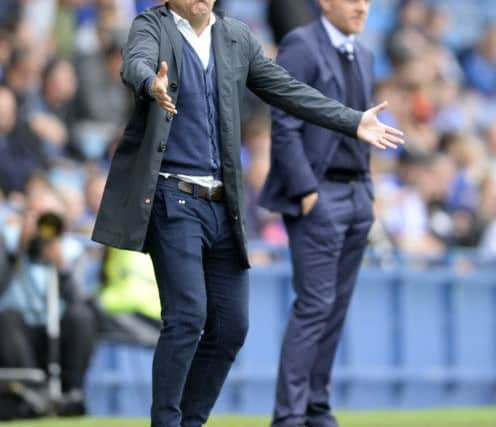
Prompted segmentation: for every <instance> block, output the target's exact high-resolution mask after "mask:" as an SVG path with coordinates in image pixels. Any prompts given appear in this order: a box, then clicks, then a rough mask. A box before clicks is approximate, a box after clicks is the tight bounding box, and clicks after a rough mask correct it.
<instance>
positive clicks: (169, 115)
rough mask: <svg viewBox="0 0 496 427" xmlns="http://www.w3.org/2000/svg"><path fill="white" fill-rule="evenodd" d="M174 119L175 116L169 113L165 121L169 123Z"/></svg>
mask: <svg viewBox="0 0 496 427" xmlns="http://www.w3.org/2000/svg"><path fill="white" fill-rule="evenodd" d="M173 117H174V115H173V114H172V113H169V112H168V113H167V114H166V116H165V120H167V121H168V122H170V121H172V118H173Z"/></svg>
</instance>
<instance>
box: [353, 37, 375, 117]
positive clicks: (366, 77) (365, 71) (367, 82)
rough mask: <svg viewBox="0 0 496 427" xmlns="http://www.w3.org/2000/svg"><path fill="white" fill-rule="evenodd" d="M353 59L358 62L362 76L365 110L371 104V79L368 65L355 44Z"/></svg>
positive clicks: (360, 49) (359, 48)
mask: <svg viewBox="0 0 496 427" xmlns="http://www.w3.org/2000/svg"><path fill="white" fill-rule="evenodd" d="M355 58H356V60H357V62H358V68H359V70H360V74H361V75H362V84H363V90H364V91H365V92H364V93H365V102H366V104H367V108H369V107H370V103H371V102H372V99H371V94H372V79H371V78H370V72H371V71H372V70H370V65H369V64H367V61H366V60H365V55H364V53H363V52H362V48H361V47H360V46H359V45H358V43H356V44H355Z"/></svg>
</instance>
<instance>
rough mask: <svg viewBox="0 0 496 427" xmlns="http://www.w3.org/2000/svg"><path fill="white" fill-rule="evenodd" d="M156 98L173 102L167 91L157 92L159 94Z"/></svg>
mask: <svg viewBox="0 0 496 427" xmlns="http://www.w3.org/2000/svg"><path fill="white" fill-rule="evenodd" d="M156 98H157V99H158V100H159V101H160V102H172V98H171V97H170V96H169V95H167V93H166V92H163V91H162V92H159V93H157V96H156Z"/></svg>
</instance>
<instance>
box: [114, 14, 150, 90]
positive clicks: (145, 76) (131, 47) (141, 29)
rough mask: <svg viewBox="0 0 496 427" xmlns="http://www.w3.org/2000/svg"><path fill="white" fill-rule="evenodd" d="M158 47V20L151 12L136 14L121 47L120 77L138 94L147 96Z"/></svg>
mask: <svg viewBox="0 0 496 427" xmlns="http://www.w3.org/2000/svg"><path fill="white" fill-rule="evenodd" d="M159 49H160V22H159V20H158V18H157V17H156V16H155V15H154V14H153V13H152V12H144V13H142V14H140V15H138V16H137V17H136V18H135V19H134V21H133V24H132V26H131V29H130V31H129V36H128V40H127V43H126V46H125V47H124V49H123V52H122V53H123V63H122V68H121V78H122V81H123V82H124V84H125V85H126V86H128V87H130V88H131V90H133V91H134V92H135V93H136V94H137V95H138V96H140V97H142V98H143V97H148V93H147V90H146V89H147V85H146V83H147V82H150V81H152V79H153V78H155V76H156V70H157V68H158V59H159Z"/></svg>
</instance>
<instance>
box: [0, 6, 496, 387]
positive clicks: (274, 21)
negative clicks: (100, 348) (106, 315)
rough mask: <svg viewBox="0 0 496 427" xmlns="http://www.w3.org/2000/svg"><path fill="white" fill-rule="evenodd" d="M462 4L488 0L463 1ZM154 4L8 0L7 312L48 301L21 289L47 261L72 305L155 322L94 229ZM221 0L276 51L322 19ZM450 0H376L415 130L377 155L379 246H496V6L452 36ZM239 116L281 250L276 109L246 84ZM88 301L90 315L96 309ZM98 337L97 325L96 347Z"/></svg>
mask: <svg viewBox="0 0 496 427" xmlns="http://www.w3.org/2000/svg"><path fill="white" fill-rule="evenodd" d="M463 1H466V2H467V4H468V3H471V4H472V5H473V4H475V3H476V2H472V1H471V0H457V3H458V4H462V3H463ZM158 3H161V1H159V0H2V1H1V2H0V311H1V310H7V309H9V310H10V309H12V308H14V309H17V310H21V311H23V312H24V313H27V312H29V310H34V311H36V308H33V307H31V306H27V305H26V304H27V302H26V301H27V300H26V298H24V299H22V298H20V297H19V293H18V292H17V293H16V292H12V288H15V286H14V285H15V284H19V283H21V285H22V284H23V283H24V282H23V281H25V280H28V279H26V277H28V276H29V275H28V276H26V275H25V273H26V271H27V272H28V273H29V272H30V271H31V270H30V267H29V266H30V265H33V264H36V263H42V264H44V265H50V266H53V267H55V268H56V269H57V271H58V273H59V279H60V281H61V283H63V284H66V285H65V286H66V287H67V289H68V290H69V291H70V292H69V291H68V292H62V294H63V295H62V296H63V297H65V298H66V301H65V310H66V312H67V313H72V312H73V311H71V310H70V308H71V307H79V308H81V306H82V304H83V305H84V304H86V302H87V301H88V299H90V298H91V297H94V295H98V298H99V299H100V302H101V303H102V305H103V306H104V307H105V309H106V310H107V311H108V312H112V313H119V311H126V312H133V313H135V312H136V313H140V314H141V315H144V316H145V317H146V318H152V319H158V318H159V311H160V308H159V307H158V305H157V304H158V298H157V296H156V293H154V292H156V290H155V288H154V286H153V272H152V271H151V266H150V265H149V264H147V263H146V262H142V260H143V259H142V258H138V261H136V259H135V258H132V257H134V256H136V257H139V256H140V255H139V254H138V255H130V254H129V253H125V254H124V253H119V252H113V251H112V250H108V249H104V248H102V247H101V246H99V245H97V244H94V243H92V242H91V241H90V238H89V236H90V233H91V230H92V226H93V223H94V221H95V215H96V212H97V210H98V206H99V203H100V199H101V196H102V192H103V188H104V185H105V178H106V174H107V171H108V167H109V163H110V159H111V157H112V153H113V151H114V149H115V147H116V145H117V144H118V143H119V138H120V135H121V134H122V130H123V126H124V125H125V122H126V119H127V117H128V115H129V113H130V109H131V108H132V106H133V99H132V96H131V94H130V93H129V92H128V91H127V89H126V88H125V87H124V85H123V84H122V83H121V81H120V66H121V61H122V58H121V48H122V46H123V44H124V43H125V41H126V37H127V31H128V29H129V26H130V23H131V21H132V19H133V17H134V16H135V15H136V13H138V12H140V11H141V10H143V9H144V8H146V7H150V6H153V5H154V4H158ZM217 3H218V5H217V6H218V7H219V8H222V9H224V10H225V11H226V12H227V14H228V15H231V16H235V17H238V18H240V19H242V20H243V21H245V22H246V23H247V24H248V25H250V27H251V28H252V29H253V31H254V32H255V33H256V34H257V36H258V37H259V39H260V40H261V41H262V43H263V44H264V47H265V51H266V54H267V55H269V56H271V57H275V56H276V53H277V43H278V42H279V41H280V39H281V37H283V36H284V34H285V33H287V32H288V31H290V30H291V29H292V28H294V27H296V26H298V25H303V24H306V23H308V22H310V21H311V20H313V19H315V18H317V17H318V16H319V7H318V0H250V1H246V0H218V1H217ZM445 4H446V3H444V5H443V4H442V3H441V2H439V1H433V0H382V1H377V2H372V6H371V8H372V12H371V13H372V16H371V22H372V23H374V25H375V27H374V28H375V32H374V33H370V34H368V33H366V34H365V35H363V36H362V40H363V41H364V43H365V44H369V46H370V47H371V48H372V49H373V51H374V53H375V54H376V62H377V67H376V69H377V81H376V86H375V97H376V100H377V102H379V101H382V100H385V99H386V100H388V101H389V109H388V110H387V112H385V113H384V114H383V117H382V119H383V120H384V121H386V122H387V123H389V124H391V125H394V126H395V127H398V128H400V129H402V130H403V131H404V132H405V134H406V136H407V146H406V147H405V148H404V149H401V150H398V151H396V152H391V151H388V152H374V154H373V158H372V170H373V178H374V182H375V201H376V203H375V209H376V218H377V221H376V224H375V226H374V228H373V231H372V233H371V249H372V250H375V251H376V252H378V253H380V254H381V253H385V252H386V253H396V252H399V253H405V254H411V255H415V256H416V255H421V256H439V255H443V254H446V252H447V251H448V250H449V249H451V248H460V247H463V248H470V249H475V250H477V251H480V252H481V253H482V254H484V255H487V256H495V255H496V19H495V20H491V19H485V17H487V16H490V15H493V16H496V3H492V2H488V3H487V4H488V7H489V8H490V9H494V10H486V9H482V8H479V10H478V13H479V15H480V16H479V18H480V22H481V23H482V24H481V25H480V26H479V30H478V34H477V37H475V38H472V39H463V38H461V39H460V40H462V41H461V42H459V43H457V44H453V43H451V42H450V40H453V39H456V37H453V35H454V34H457V32H458V31H459V28H457V27H456V26H455V24H454V23H453V20H452V15H451V13H450V12H451V11H450V10H449V9H448V8H446V7H445ZM376 5H377V6H376ZM379 6H380V8H381V10H382V12H384V10H387V11H388V13H378V12H377V11H376V9H377V10H379ZM282 11H284V13H282ZM374 14H375V15H374ZM378 29H379V30H378ZM367 31H369V30H367ZM243 117H244V120H243V124H242V126H243V142H244V146H243V151H242V162H243V166H244V176H245V185H246V209H247V210H248V223H247V229H248V231H249V236H250V238H251V239H252V240H253V241H258V242H260V241H261V242H263V243H266V244H268V245H270V246H271V247H273V246H281V247H284V246H285V245H286V243H287V238H286V235H285V232H284V228H283V226H282V222H281V219H280V218H279V217H278V216H277V215H275V214H273V213H270V212H267V211H265V210H264V209H262V208H260V207H258V206H257V197H258V194H259V192H260V190H261V188H262V186H263V184H264V179H265V176H266V174H267V172H268V169H269V164H270V110H269V108H268V107H267V106H265V105H264V104H263V103H262V102H261V101H259V100H257V99H256V98H255V97H254V96H252V95H250V94H248V95H247V97H246V100H245V108H244V111H243ZM295 167H297V165H295ZM47 215H48V216H47ZM47 218H48V220H47ZM50 218H51V219H50ZM54 218H55V219H54ZM253 260H254V263H255V264H256V263H257V262H267V261H268V260H270V258H267V257H263V256H262V257H258V256H256V255H254V258H253ZM26 266H28V267H27V270H26V268H25V267H26ZM134 266H136V268H135V271H131V272H130V271H129V269H131V270H133V268H134ZM29 280H30V279H29ZM133 284H134V285H136V284H138V286H139V287H140V288H139V289H140V293H138V294H136V288H133ZM146 284H151V286H150V287H149V288H147V289H149V291H147V292H145V294H146V297H143V295H144V293H143V289H145V287H146ZM35 287H36V286H35ZM111 288H115V289H117V290H118V293H112V292H111V291H109V289H111ZM67 289H66V291H67ZM116 295H120V296H119V297H116ZM123 295H127V297H124V296H123ZM137 295H139V297H137ZM40 304H41V305H40V307H38V308H37V310H38V311H39V312H43V310H44V308H43V304H42V303H40ZM90 311H91V310H90ZM76 313H79V321H81V322H85V324H86V325H88V321H87V319H88V317H87V316H88V315H89V314H88V313H87V312H85V311H84V310H81V309H79V310H76ZM93 315H94V311H93ZM85 316H86V317H85ZM97 317H98V316H97ZM1 320H2V319H1V318H0V323H1ZM24 320H25V322H26V323H28V324H30V325H31V326H39V325H43V322H44V321H43V319H42V318H36V317H29V316H25V319H24ZM71 328H72V327H71ZM71 328H69V332H67V331H66V333H69V334H70V333H71V332H70V331H71V330H72V329H71ZM62 333H64V331H62ZM94 338H95V335H94V333H93V331H90V330H89V331H88V343H87V346H88V348H87V351H88V352H90V351H91V347H92V345H93V344H92V343H93V342H94ZM8 350H10V349H8ZM1 352H2V348H1V347H0V353H1ZM1 358H2V355H1V354H0V365H2V363H5V361H2V360H1ZM83 362H84V363H83V365H84V364H85V363H86V362H85V361H83ZM71 381H72V383H74V379H72V380H71ZM78 381H79V380H76V383H77V384H76V385H75V387H76V388H79V387H80V386H81V384H80V383H78ZM69 382H70V381H69ZM67 387H69V386H67Z"/></svg>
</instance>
